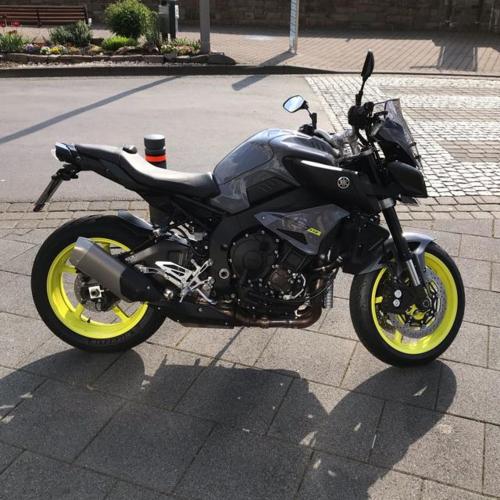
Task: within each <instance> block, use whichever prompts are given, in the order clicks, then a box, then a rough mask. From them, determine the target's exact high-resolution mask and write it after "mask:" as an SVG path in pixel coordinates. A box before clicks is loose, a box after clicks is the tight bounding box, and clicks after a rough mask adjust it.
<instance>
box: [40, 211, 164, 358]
mask: <svg viewBox="0 0 500 500" xmlns="http://www.w3.org/2000/svg"><path fill="white" fill-rule="evenodd" d="M79 236H84V237H86V238H89V239H91V240H92V241H93V242H94V243H96V244H98V245H99V246H101V248H103V249H104V250H105V251H107V252H109V253H111V254H113V255H117V254H120V253H122V252H126V251H128V250H130V249H132V248H134V247H137V246H138V245H140V244H141V242H142V240H141V238H140V237H138V236H137V235H136V234H135V233H134V232H133V231H131V230H130V229H129V228H127V226H126V225H125V224H124V223H123V221H122V220H121V219H120V218H119V217H115V216H89V217H84V218H82V219H78V220H75V221H71V222H68V223H66V224H64V225H63V226H61V227H60V228H59V229H57V230H56V231H55V232H54V233H52V234H51V235H50V236H49V237H48V238H47V240H46V241H45V242H44V243H43V245H42V246H41V247H40V250H39V251H38V254H37V256H36V258H35V262H34V264H33V271H32V273H31V290H32V294H33V301H34V303H35V306H36V308H37V310H38V313H39V314H40V317H41V318H42V320H43V322H44V323H45V324H46V325H47V326H48V327H49V328H50V330H52V332H53V333H54V334H55V335H57V336H58V337H59V338H60V339H61V340H63V341H64V342H66V343H68V344H70V345H72V346H74V347H77V348H79V349H82V350H85V351H93V352H113V351H122V350H126V349H130V348H131V347H134V346H136V345H137V344H139V343H141V342H144V341H145V340H146V339H147V338H149V337H150V336H151V335H153V333H155V332H156V330H157V329H158V328H159V327H160V326H161V324H162V323H163V322H164V320H165V317H166V316H165V313H164V312H162V311H160V310H158V308H156V307H152V306H150V305H149V304H145V303H132V304H130V303H127V302H125V301H122V300H119V299H118V298H117V297H114V296H112V295H111V294H110V293H109V292H106V291H105V292H104V296H103V299H102V301H101V303H95V302H93V301H91V300H89V299H88V297H85V296H84V291H85V283H86V282H85V280H86V279H87V278H86V277H85V276H84V275H82V273H80V272H79V271H78V270H77V269H76V268H75V267H74V266H73V265H72V264H71V263H70V262H69V257H70V255H71V251H72V250H73V247H74V245H75V242H76V240H77V239H78V237H79ZM103 301H104V303H103Z"/></svg>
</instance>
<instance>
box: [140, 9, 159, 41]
mask: <svg viewBox="0 0 500 500" xmlns="http://www.w3.org/2000/svg"><path fill="white" fill-rule="evenodd" d="M144 38H146V42H147V44H148V45H150V46H154V47H158V48H160V47H161V44H162V42H163V37H162V34H161V30H160V21H159V19H158V14H157V13H156V12H153V11H150V12H149V15H148V19H147V22H146V25H145V27H144Z"/></svg>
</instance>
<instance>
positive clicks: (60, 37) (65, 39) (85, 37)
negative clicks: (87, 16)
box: [50, 21, 92, 47]
mask: <svg viewBox="0 0 500 500" xmlns="http://www.w3.org/2000/svg"><path fill="white" fill-rule="evenodd" d="M91 40H92V30H91V29H90V27H89V26H88V25H87V24H86V23H84V22H83V21H78V22H77V23H75V24H69V25H68V26H58V27H57V28H54V29H53V30H51V31H50V41H51V42H52V43H53V44H57V45H66V44H71V45H75V46H76V47H87V45H89V44H90V41H91Z"/></svg>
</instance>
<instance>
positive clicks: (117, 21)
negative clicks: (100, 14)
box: [104, 0, 151, 38]
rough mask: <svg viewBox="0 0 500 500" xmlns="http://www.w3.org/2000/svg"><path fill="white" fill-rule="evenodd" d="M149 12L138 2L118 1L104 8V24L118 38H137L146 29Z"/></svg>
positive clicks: (137, 0)
mask: <svg viewBox="0 0 500 500" xmlns="http://www.w3.org/2000/svg"><path fill="white" fill-rule="evenodd" d="M150 12H151V11H150V10H149V9H148V8H147V7H146V6H145V5H144V4H143V3H142V2H140V1H139V0H118V2H115V3H112V4H110V5H108V7H106V10H105V12H104V17H105V20H106V24H107V25H108V26H109V27H110V28H111V30H112V31H113V32H115V33H116V34H117V35H120V36H126V37H129V38H139V37H140V36H141V35H142V34H144V31H145V29H146V27H147V24H148V21H149V17H150Z"/></svg>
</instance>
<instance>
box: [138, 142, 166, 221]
mask: <svg viewBox="0 0 500 500" xmlns="http://www.w3.org/2000/svg"><path fill="white" fill-rule="evenodd" d="M144 151H145V158H146V160H147V161H148V162H149V163H151V165H154V166H155V167H158V168H165V169H166V168H167V154H166V148H165V136H163V135H160V134H149V135H146V136H144ZM149 218H150V220H151V224H153V226H161V225H162V222H164V220H165V215H164V214H163V212H162V211H161V210H158V209H157V208H155V207H152V206H151V205H149Z"/></svg>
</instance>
